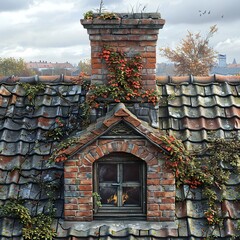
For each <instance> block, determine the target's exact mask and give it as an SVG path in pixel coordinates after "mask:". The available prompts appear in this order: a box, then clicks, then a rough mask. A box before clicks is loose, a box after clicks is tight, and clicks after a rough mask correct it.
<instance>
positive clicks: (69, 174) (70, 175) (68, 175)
mask: <svg viewBox="0 0 240 240" xmlns="http://www.w3.org/2000/svg"><path fill="white" fill-rule="evenodd" d="M64 171H65V169H64ZM76 177H77V173H76V172H64V178H76Z"/></svg>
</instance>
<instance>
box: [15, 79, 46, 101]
mask: <svg viewBox="0 0 240 240" xmlns="http://www.w3.org/2000/svg"><path fill="white" fill-rule="evenodd" d="M19 84H20V86H22V87H23V89H24V90H25V91H26V96H27V98H28V100H29V102H30V103H31V105H34V101H35V97H36V96H37V95H38V94H39V93H40V92H44V91H45V89H46V84H43V83H36V84H32V83H24V82H21V83H19Z"/></svg>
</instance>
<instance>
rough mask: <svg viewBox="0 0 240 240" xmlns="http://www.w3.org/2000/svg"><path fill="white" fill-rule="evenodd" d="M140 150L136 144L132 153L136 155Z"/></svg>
mask: <svg viewBox="0 0 240 240" xmlns="http://www.w3.org/2000/svg"><path fill="white" fill-rule="evenodd" d="M138 150H139V147H138V146H137V145H134V146H133V149H132V151H131V153H132V154H134V155H136V153H137V152H138Z"/></svg>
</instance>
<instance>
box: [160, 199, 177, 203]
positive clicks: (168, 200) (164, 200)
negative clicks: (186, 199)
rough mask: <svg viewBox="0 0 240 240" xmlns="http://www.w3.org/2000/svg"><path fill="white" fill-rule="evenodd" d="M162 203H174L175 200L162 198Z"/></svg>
mask: <svg viewBox="0 0 240 240" xmlns="http://www.w3.org/2000/svg"><path fill="white" fill-rule="evenodd" d="M162 203H175V198H162Z"/></svg>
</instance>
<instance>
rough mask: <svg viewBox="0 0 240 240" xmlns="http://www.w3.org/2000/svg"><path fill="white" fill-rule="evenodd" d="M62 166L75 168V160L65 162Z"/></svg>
mask: <svg viewBox="0 0 240 240" xmlns="http://www.w3.org/2000/svg"><path fill="white" fill-rule="evenodd" d="M64 166H76V160H67V161H65V162H64Z"/></svg>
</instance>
